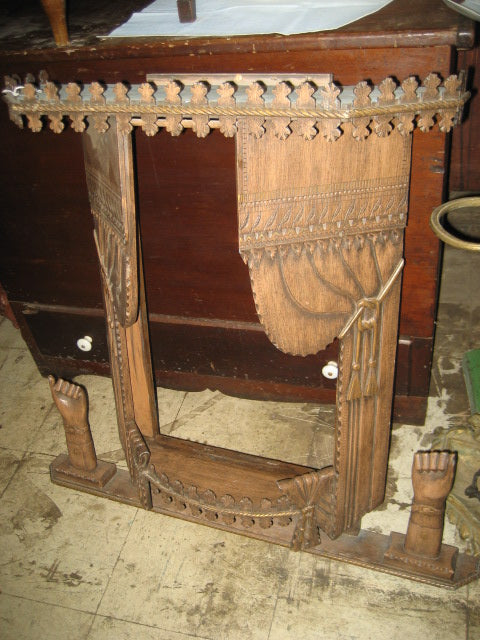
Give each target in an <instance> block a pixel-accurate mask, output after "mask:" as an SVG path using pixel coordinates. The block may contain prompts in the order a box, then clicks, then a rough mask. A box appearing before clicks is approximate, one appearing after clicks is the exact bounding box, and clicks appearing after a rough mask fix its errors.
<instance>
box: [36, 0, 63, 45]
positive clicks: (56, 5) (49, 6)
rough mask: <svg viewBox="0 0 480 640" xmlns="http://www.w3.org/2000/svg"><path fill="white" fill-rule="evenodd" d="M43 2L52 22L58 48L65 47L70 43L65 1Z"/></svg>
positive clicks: (46, 0)
mask: <svg viewBox="0 0 480 640" xmlns="http://www.w3.org/2000/svg"><path fill="white" fill-rule="evenodd" d="M41 2H42V6H43V10H44V11H45V13H46V14H47V17H48V21H49V22H50V26H51V28H52V31H53V37H54V39H55V42H56V44H57V46H59V47H64V46H65V45H67V44H68V43H69V40H68V29H67V20H66V17H65V0H41Z"/></svg>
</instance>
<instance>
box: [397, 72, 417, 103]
mask: <svg viewBox="0 0 480 640" xmlns="http://www.w3.org/2000/svg"><path fill="white" fill-rule="evenodd" d="M417 88H418V82H417V81H416V79H415V78H414V77H413V76H410V77H408V78H406V79H405V80H404V81H403V82H402V90H403V96H402V98H401V101H402V102H404V103H405V102H416V100H417Z"/></svg>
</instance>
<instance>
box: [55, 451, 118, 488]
mask: <svg viewBox="0 0 480 640" xmlns="http://www.w3.org/2000/svg"><path fill="white" fill-rule="evenodd" d="M116 471H117V467H116V465H115V464H114V463H113V462H104V461H103V460H99V461H98V463H97V466H96V467H95V469H93V471H85V470H83V469H77V467H74V466H73V465H72V464H71V463H70V459H69V457H68V455H65V454H60V455H59V456H57V457H56V458H55V460H54V461H53V462H52V464H51V465H50V475H51V477H52V481H53V482H56V483H57V484H64V482H62V480H63V481H66V482H72V483H74V484H76V483H81V484H82V485H85V486H86V487H88V486H91V487H98V488H102V487H104V486H105V485H106V484H107V482H108V481H109V480H110V479H111V478H113V476H114V475H115V472H116Z"/></svg>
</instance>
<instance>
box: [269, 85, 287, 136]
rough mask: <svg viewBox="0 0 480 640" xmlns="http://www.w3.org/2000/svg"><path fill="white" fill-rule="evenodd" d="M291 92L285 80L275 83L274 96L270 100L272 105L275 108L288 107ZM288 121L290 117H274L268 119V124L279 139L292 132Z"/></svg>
mask: <svg viewBox="0 0 480 640" xmlns="http://www.w3.org/2000/svg"><path fill="white" fill-rule="evenodd" d="M291 92H292V89H291V87H289V86H288V84H287V83H286V82H280V83H279V84H277V85H276V86H275V88H274V89H273V94H274V95H275V98H274V100H273V101H272V107H276V108H277V109H288V108H289V107H290V106H291V105H290V98H289V97H288V96H289V94H290V93H291ZM290 122H291V118H290V117H286V118H279V117H275V118H271V119H270V124H271V127H272V129H273V132H274V134H275V136H276V137H277V138H278V139H279V140H286V139H287V138H288V136H289V135H290V134H291V133H292V130H291V129H290V127H289V126H288V125H289V124H290Z"/></svg>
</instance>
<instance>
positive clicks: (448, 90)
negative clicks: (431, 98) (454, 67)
mask: <svg viewBox="0 0 480 640" xmlns="http://www.w3.org/2000/svg"><path fill="white" fill-rule="evenodd" d="M443 86H444V87H445V97H446V98H455V97H456V96H457V95H458V92H459V90H460V88H461V86H462V79H461V78H459V77H458V76H456V75H451V76H448V78H447V79H446V80H445V82H444V83H443Z"/></svg>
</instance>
